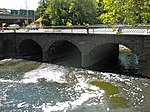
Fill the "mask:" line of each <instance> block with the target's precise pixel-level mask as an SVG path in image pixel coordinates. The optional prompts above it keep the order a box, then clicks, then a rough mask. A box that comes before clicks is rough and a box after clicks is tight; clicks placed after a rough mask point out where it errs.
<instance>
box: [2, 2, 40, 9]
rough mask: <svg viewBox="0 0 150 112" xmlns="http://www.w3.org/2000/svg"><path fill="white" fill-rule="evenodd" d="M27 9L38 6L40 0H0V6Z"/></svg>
mask: <svg viewBox="0 0 150 112" xmlns="http://www.w3.org/2000/svg"><path fill="white" fill-rule="evenodd" d="M26 1H27V9H28V10H35V9H36V8H37V7H38V2H39V1H40V0H0V8H6V9H17V10H18V9H26Z"/></svg>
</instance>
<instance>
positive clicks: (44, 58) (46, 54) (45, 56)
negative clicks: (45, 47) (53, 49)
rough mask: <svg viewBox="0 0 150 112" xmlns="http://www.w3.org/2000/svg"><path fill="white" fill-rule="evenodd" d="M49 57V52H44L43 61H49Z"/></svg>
mask: <svg viewBox="0 0 150 112" xmlns="http://www.w3.org/2000/svg"><path fill="white" fill-rule="evenodd" d="M48 60H49V57H48V51H43V61H48Z"/></svg>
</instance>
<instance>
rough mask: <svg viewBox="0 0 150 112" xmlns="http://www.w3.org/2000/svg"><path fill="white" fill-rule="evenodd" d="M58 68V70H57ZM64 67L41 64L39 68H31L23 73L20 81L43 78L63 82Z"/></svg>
mask: <svg viewBox="0 0 150 112" xmlns="http://www.w3.org/2000/svg"><path fill="white" fill-rule="evenodd" d="M57 69H58V70H57ZM64 74H65V69H64V68H63V67H61V66H59V68H58V66H57V65H55V66H54V65H53V66H49V65H48V64H43V65H42V66H41V67H40V68H39V69H36V70H32V71H31V72H27V73H25V75H24V77H23V79H22V80H21V82H23V83H37V82H38V79H40V78H44V79H46V81H52V82H58V83H65V82H66V80H65V78H64Z"/></svg>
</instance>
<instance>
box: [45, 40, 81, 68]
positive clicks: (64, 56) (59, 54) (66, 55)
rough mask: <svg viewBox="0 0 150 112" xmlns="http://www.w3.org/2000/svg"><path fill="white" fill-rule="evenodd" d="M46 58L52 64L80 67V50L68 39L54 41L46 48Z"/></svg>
mask: <svg viewBox="0 0 150 112" xmlns="http://www.w3.org/2000/svg"><path fill="white" fill-rule="evenodd" d="M48 60H49V61H48V62H50V63H53V64H58V65H63V66H71V67H81V51H80V49H79V48H78V47H77V46H75V45H74V44H73V43H71V42H69V41H66V40H59V41H55V42H54V43H52V44H51V46H50V47H49V49H48Z"/></svg>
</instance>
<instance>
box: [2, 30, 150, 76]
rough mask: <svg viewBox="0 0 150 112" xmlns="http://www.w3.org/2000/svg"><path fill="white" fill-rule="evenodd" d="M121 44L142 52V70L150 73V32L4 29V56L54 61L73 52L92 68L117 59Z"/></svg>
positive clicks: (138, 54) (140, 68) (84, 64)
mask: <svg viewBox="0 0 150 112" xmlns="http://www.w3.org/2000/svg"><path fill="white" fill-rule="evenodd" d="M119 44H122V45H125V46H127V47H128V48H130V49H131V51H132V52H134V53H135V54H136V55H137V56H138V58H139V59H138V60H139V73H143V74H142V75H144V76H150V75H149V72H150V68H149V67H147V66H146V65H148V63H149V61H150V58H149V52H150V35H143V34H141V35H140V34H137V35H136V34H132V35H131V34H119V35H118V34H81V33H74V34H71V33H0V57H1V58H7V57H16V56H31V57H32V59H33V60H34V59H35V58H37V57H38V59H39V60H42V61H51V60H53V59H56V58H57V59H60V57H61V58H62V57H67V56H68V55H70V54H71V56H75V57H74V59H78V63H79V65H80V66H81V67H83V68H92V67H94V66H96V65H97V64H99V63H104V64H107V62H113V61H114V60H117V56H118V52H119ZM57 52H58V53H57ZM30 54H35V55H34V56H33V55H30ZM66 59H67V58H66ZM35 60H36V59H35ZM116 62H117V61H116ZM111 66H113V63H112V65H111ZM145 66H146V67H145Z"/></svg>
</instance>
